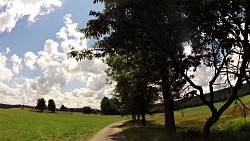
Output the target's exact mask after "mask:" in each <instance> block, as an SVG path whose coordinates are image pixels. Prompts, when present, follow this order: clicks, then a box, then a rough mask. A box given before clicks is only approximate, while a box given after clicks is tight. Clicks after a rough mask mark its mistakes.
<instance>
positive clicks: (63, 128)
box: [0, 109, 127, 141]
mask: <svg viewBox="0 0 250 141" xmlns="http://www.w3.org/2000/svg"><path fill="white" fill-rule="evenodd" d="M124 119H127V117H121V116H104V115H93V114H91V115H85V114H82V113H62V112H57V113H47V112H44V113H39V112H31V111H28V110H20V109H0V123H1V125H0V141H31V140H32V141H46V140H49V141H51V140H56V141H67V140H74V141H75V140H76V141H77V140H81V141H84V140H87V139H88V138H90V137H91V136H92V135H93V134H94V133H96V132H97V131H99V130H100V129H102V128H103V127H105V126H107V125H109V124H110V123H113V122H117V121H121V120H124Z"/></svg>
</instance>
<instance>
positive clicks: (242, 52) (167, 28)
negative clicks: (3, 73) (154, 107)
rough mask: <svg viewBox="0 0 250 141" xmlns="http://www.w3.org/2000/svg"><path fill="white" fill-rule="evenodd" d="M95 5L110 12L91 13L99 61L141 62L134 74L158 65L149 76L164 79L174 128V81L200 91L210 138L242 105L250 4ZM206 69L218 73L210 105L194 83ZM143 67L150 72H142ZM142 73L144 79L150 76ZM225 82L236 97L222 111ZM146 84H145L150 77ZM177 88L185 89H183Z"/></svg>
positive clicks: (185, 0)
mask: <svg viewBox="0 0 250 141" xmlns="http://www.w3.org/2000/svg"><path fill="white" fill-rule="evenodd" d="M95 2H104V4H105V9H104V10H103V12H95V11H91V12H90V15H91V16H95V17H96V19H94V20H90V21H89V22H88V24H87V28H85V29H82V30H81V31H82V32H84V33H85V34H86V36H87V37H92V38H94V39H97V40H98V41H97V42H96V44H95V45H94V48H93V49H96V50H98V51H97V56H105V55H107V54H108V55H113V54H115V55H116V54H118V55H119V56H120V57H124V58H125V59H126V60H127V64H129V61H128V60H131V59H132V60H137V59H138V60H139V61H138V63H134V64H133V65H138V64H139V66H135V67H134V68H132V69H134V70H136V69H138V70H143V68H144V69H145V68H147V67H148V68H150V67H149V66H150V65H149V64H150V63H148V61H147V58H150V59H151V62H152V64H154V65H156V66H157V67H156V69H155V70H156V71H152V70H150V69H149V70H148V72H149V74H152V76H153V78H155V79H154V80H155V81H157V79H158V82H161V83H162V90H163V91H162V92H163V99H164V104H165V112H166V116H168V117H169V118H167V117H166V120H168V119H171V122H172V123H173V120H174V119H173V108H172V105H173V104H172V103H173V100H171V99H172V98H173V97H172V96H173V95H171V87H172V86H171V85H170V84H171V83H170V82H171V78H172V76H177V78H179V77H183V78H184V79H185V80H186V81H187V82H189V84H190V85H191V86H192V87H193V88H194V89H196V90H197V92H198V93H196V95H198V96H199V98H200V99H201V100H202V102H203V103H204V104H205V105H207V106H208V107H209V109H210V111H211V117H209V119H208V120H207V122H206V123H205V125H204V130H203V132H204V135H205V136H208V134H209V132H210V128H211V127H212V126H213V125H214V124H215V123H216V122H217V121H218V120H219V118H220V117H221V115H222V113H223V112H225V110H226V109H227V108H228V107H229V106H230V105H231V104H232V103H233V101H234V100H235V99H238V91H239V89H240V88H241V86H242V84H243V82H249V78H250V77H249V61H250V55H249V52H250V45H249V34H250V29H249V25H250V21H249V13H250V12H249V11H250V8H249V6H250V1H248V0H236V1H232V0H224V1H222V0H212V1H204V0H167V1H166V0H159V1H150V0H137V1H132V0H126V1H123V0H122V1H110V0H101V1H99V0H96V1H95ZM166 7H167V8H166ZM186 45H189V46H190V47H191V49H192V52H191V54H190V55H188V54H185V53H184V48H185V47H186ZM86 54H88V52H87V51H83V52H79V53H77V54H74V55H75V56H73V57H75V58H77V59H78V57H80V58H81V59H82V58H86V57H85V56H86ZM151 54H152V56H150V55H151ZM137 55H138V56H137ZM87 56H88V55H87ZM89 56H90V57H92V56H93V54H92V53H90V55H89ZM134 56H136V58H134ZM145 56H146V57H145ZM141 60H144V61H141ZM144 63H145V64H144ZM201 63H203V64H204V65H205V66H206V67H207V68H210V69H211V70H212V71H213V74H212V76H211V79H210V80H207V82H208V83H207V86H208V87H209V99H206V97H205V96H204V85H199V84H196V83H195V82H194V80H195V79H193V78H194V77H195V76H194V75H190V71H191V69H192V70H193V71H196V69H197V67H198V66H199V65H200V64H201ZM157 64H163V65H162V66H160V65H157ZM118 65H119V64H118ZM140 65H141V66H140ZM143 65H144V66H147V67H142V66H143ZM154 65H153V66H154ZM112 69H113V68H112ZM129 69H130V68H129ZM128 71H129V72H130V70H128ZM140 72H142V74H144V71H140ZM145 72H146V71H145ZM119 73H120V72H119ZM174 74H176V75H174ZM121 75H124V74H121ZM200 75H203V74H200ZM125 76H126V74H125ZM220 76H222V77H223V78H224V80H225V81H224V83H223V84H224V86H225V87H230V88H231V92H230V93H231V95H230V97H228V98H227V102H226V103H225V104H224V105H223V106H222V107H221V108H216V107H215V105H214V102H215V98H214V97H215V96H214V89H215V88H216V86H217V83H222V82H218V79H219V77H220ZM140 78H141V79H145V78H144V75H141V76H140ZM146 78H148V77H146ZM174 78H175V77H174ZM180 80H181V78H180ZM144 82H145V81H144ZM146 82H147V81H146ZM149 82H152V79H149ZM180 82H182V81H180ZM234 83H235V84H234ZM176 86H178V87H179V88H182V87H181V86H182V83H180V84H178V85H176ZM166 123H168V122H166ZM169 128H170V126H169ZM173 128H174V127H173Z"/></svg>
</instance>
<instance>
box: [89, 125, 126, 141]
mask: <svg viewBox="0 0 250 141" xmlns="http://www.w3.org/2000/svg"><path fill="white" fill-rule="evenodd" d="M124 122H126V121H121V122H116V123H112V124H110V125H109V126H107V127H105V128H103V129H102V130H101V131H99V132H98V133H96V134H95V135H94V136H93V137H92V138H90V139H89V141H126V139H125V137H124V136H123V135H122V134H121V132H122V128H121V126H122V125H123V124H124Z"/></svg>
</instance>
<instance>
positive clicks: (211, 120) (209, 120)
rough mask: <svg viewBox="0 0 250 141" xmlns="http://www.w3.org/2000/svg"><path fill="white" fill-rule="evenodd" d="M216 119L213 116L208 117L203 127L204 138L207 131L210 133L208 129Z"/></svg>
mask: <svg viewBox="0 0 250 141" xmlns="http://www.w3.org/2000/svg"><path fill="white" fill-rule="evenodd" d="M216 122H217V121H216V119H215V118H214V117H210V118H209V119H207V121H206V123H205V125H204V127H203V135H204V137H205V138H207V137H208V135H209V133H210V129H211V127H212V126H213V124H214V123H216Z"/></svg>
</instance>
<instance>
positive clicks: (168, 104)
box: [164, 98, 176, 134]
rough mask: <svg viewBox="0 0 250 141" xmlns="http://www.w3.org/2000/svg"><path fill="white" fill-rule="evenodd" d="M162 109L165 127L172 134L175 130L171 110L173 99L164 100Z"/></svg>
mask: <svg viewBox="0 0 250 141" xmlns="http://www.w3.org/2000/svg"><path fill="white" fill-rule="evenodd" d="M164 103H165V104H164V109H165V127H166V129H167V132H168V133H170V134H173V133H175V132H176V126H175V119H174V110H173V99H170V98H169V99H166V100H164Z"/></svg>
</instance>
